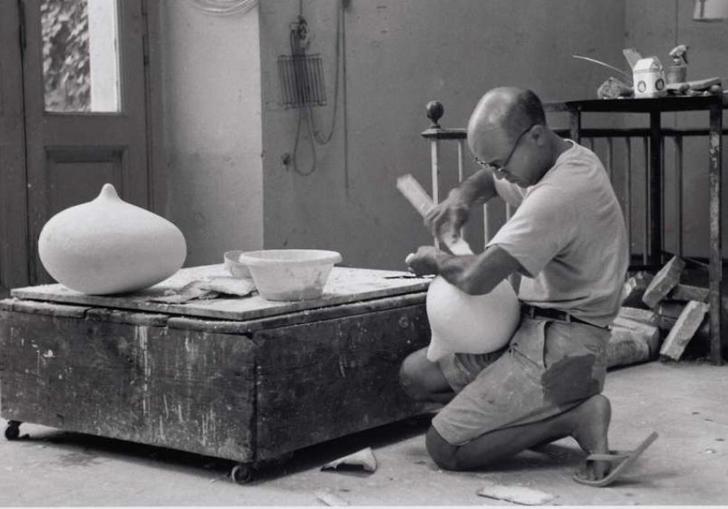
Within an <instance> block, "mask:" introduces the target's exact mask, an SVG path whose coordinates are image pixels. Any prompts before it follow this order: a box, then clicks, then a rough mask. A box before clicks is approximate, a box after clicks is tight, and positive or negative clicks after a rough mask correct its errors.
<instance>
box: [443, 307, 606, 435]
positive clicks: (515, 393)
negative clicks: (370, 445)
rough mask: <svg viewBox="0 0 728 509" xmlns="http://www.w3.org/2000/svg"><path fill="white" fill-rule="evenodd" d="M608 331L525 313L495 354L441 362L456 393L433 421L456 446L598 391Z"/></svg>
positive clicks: (539, 416)
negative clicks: (503, 347) (509, 337)
mask: <svg viewBox="0 0 728 509" xmlns="http://www.w3.org/2000/svg"><path fill="white" fill-rule="evenodd" d="M609 335H610V332H609V330H608V329H605V328H600V327H595V326H592V325H587V324H582V323H577V322H562V321H556V320H552V319H543V318H530V317H527V316H524V317H523V318H522V320H521V323H520V325H519V327H518V329H517V330H516V332H515V334H514V335H513V338H512V339H511V341H510V342H509V344H508V346H507V347H506V348H505V349H504V350H502V351H499V352H496V353H494V354H451V355H448V356H446V357H444V358H442V359H440V361H438V362H439V365H440V368H441V369H442V372H443V374H444V375H445V378H446V379H447V381H448V383H449V384H450V386H451V387H452V388H453V390H454V391H455V392H456V393H457V394H456V395H455V397H454V398H453V399H452V400H451V401H450V403H448V404H447V405H446V406H445V407H444V408H443V409H442V410H440V412H439V413H438V414H437V415H436V416H435V418H434V419H433V421H432V425H433V426H434V428H435V430H437V432H438V433H439V434H440V436H441V437H442V438H444V439H445V440H446V441H447V442H448V443H450V444H451V445H463V444H466V443H467V442H469V441H471V440H473V439H475V438H477V437H479V436H481V435H483V434H485V433H489V432H491V431H495V430H497V429H502V428H509V427H512V426H519V425H523V424H528V423H532V422H537V421H541V420H544V419H547V418H549V417H553V416H555V415H558V414H561V413H563V412H566V411H568V410H571V409H572V408H574V407H575V406H577V405H579V404H580V403H582V402H583V401H585V400H586V399H588V398H590V397H591V396H593V395H595V394H599V393H600V392H601V391H602V389H603V387H604V378H605V376H606V370H607V366H606V346H607V342H608V341H609Z"/></svg>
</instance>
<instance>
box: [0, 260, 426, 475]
mask: <svg viewBox="0 0 728 509" xmlns="http://www.w3.org/2000/svg"><path fill="white" fill-rule="evenodd" d="M222 275H225V274H224V272H223V268H222V265H213V266H206V267H195V268H189V269H182V270H181V271H179V272H178V273H177V274H176V275H175V276H173V277H172V278H170V279H168V280H166V281H164V282H162V283H160V284H159V285H156V286H154V287H152V288H151V289H148V290H145V291H142V292H137V293H134V294H129V295H123V296H118V295H117V296H89V295H83V294H80V293H77V292H73V291H71V290H68V289H66V288H64V287H62V286H61V285H44V286H37V287H28V288H19V289H15V290H13V291H12V292H11V295H12V297H13V298H10V299H5V300H2V301H0V383H1V384H2V385H1V386H0V389H1V391H2V392H1V393H0V394H1V398H2V399H1V400H0V414H1V415H2V417H3V418H5V419H8V420H9V421H11V422H10V425H9V427H8V429H7V430H6V436H7V437H8V438H11V439H12V438H15V437H16V436H17V433H18V426H19V424H18V423H20V422H32V423H37V424H43V425H46V426H51V427H55V428H60V429H63V430H68V431H75V432H81V433H88V434H92V435H98V436H104V437H110V438H117V439H123V440H129V441H133V442H139V443H144V444H150V445H155V446H163V447H169V448H173V449H179V450H183V451H188V452H193V453H198V454H204V455H209V456H216V457H221V458H226V459H229V460H232V461H235V462H237V463H238V465H237V466H236V468H235V469H234V475H233V477H234V478H235V479H236V480H239V481H245V480H247V479H249V477H250V473H251V469H252V467H254V466H255V465H256V464H259V463H261V462H265V461H266V460H270V459H276V458H281V457H285V456H287V455H289V454H290V453H292V452H293V451H295V450H297V449H300V448H303V447H306V446H309V445H313V444H316V443H319V442H323V441H326V440H330V439H333V438H337V437H340V436H343V435H346V434H349V433H354V432H358V431H361V430H364V429H368V428H372V427H376V426H380V425H383V424H386V423H390V422H393V421H397V420H400V419H404V418H406V417H410V416H413V415H416V414H418V413H421V412H422V406H421V405H419V404H416V403H414V402H413V401H411V400H410V399H409V398H408V397H407V396H406V395H405V394H404V393H403V391H402V390H401V388H400V386H399V383H398V373H399V366H400V364H401V362H402V360H403V359H404V358H405V357H406V356H407V354H409V353H410V352H412V351H414V350H416V349H418V348H421V347H424V346H426V345H427V343H428V341H429V326H428V322H427V315H426V312H425V295H426V289H427V285H428V280H427V279H423V278H412V277H408V276H407V274H406V273H403V272H391V271H379V270H368V269H350V268H342V267H335V268H334V270H333V271H332V274H331V277H330V278H329V281H328V283H327V286H326V288H325V292H324V295H323V297H322V298H320V299H316V300H309V301H298V302H269V301H266V300H265V299H263V298H261V297H260V296H258V295H257V294H256V295H254V296H251V297H241V298H223V299H221V298H218V299H211V300H198V301H190V302H188V303H186V304H162V303H155V302H150V301H149V300H148V299H149V298H150V297H151V296H154V295H161V294H164V293H165V292H168V291H169V290H172V289H178V288H181V287H182V286H183V285H184V284H185V283H187V282H189V281H193V280H199V279H204V278H208V277H215V276H222ZM403 276H404V277H403Z"/></svg>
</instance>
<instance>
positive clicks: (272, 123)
mask: <svg viewBox="0 0 728 509" xmlns="http://www.w3.org/2000/svg"><path fill="white" fill-rule="evenodd" d="M336 4H337V2H336V1H335V0H304V1H303V14H304V16H305V17H306V18H307V19H308V21H309V24H310V27H311V32H312V34H313V35H314V38H313V40H312V42H311V46H310V48H309V51H310V53H318V54H321V55H322V57H323V59H324V65H325V72H326V79H327V95H328V97H329V98H330V99H332V98H333V90H334V87H333V76H334V71H335V66H334V62H335V58H334V48H335V46H334V41H335V25H336V24H335V13H336V10H335V8H336ZM346 4H347V8H346V12H345V32H346V51H345V59H346V75H345V77H343V78H342V83H345V86H346V102H343V100H344V97H343V96H341V97H340V100H341V101H342V102H341V103H340V108H339V110H338V116H337V127H336V131H335V134H334V137H333V139H332V141H331V143H329V144H328V145H326V146H319V147H317V161H318V165H317V170H316V172H315V173H313V174H312V175H310V176H301V175H298V174H296V173H295V172H293V171H292V170H291V169H290V167H286V166H284V165H283V164H282V163H281V157H282V156H283V155H284V154H285V153H287V152H291V151H292V148H293V145H294V139H295V132H296V121H297V114H298V111H297V110H290V109H289V110H286V109H284V108H282V107H281V106H280V104H279V84H278V81H277V79H278V77H277V69H276V59H277V57H278V55H282V54H288V53H290V49H289V48H288V25H289V23H290V22H291V21H293V20H294V19H295V17H296V15H297V14H298V9H299V1H298V0H263V1H262V4H261V10H260V16H261V20H260V23H261V65H262V79H263V89H262V90H263V143H264V147H265V154H264V162H263V164H264V189H265V196H266V200H265V228H264V230H265V244H266V247H270V248H273V247H283V246H287V247H319V248H333V249H336V250H338V251H340V252H342V254H343V257H344V264H346V265H352V266H360V267H372V268H398V269H401V268H403V267H404V263H403V259H404V257H405V256H406V254H407V253H408V252H410V251H411V250H412V249H414V248H415V247H416V246H417V245H419V244H424V243H429V242H431V239H430V237H429V235H428V233H427V231H426V230H425V228H424V226H423V225H422V220H421V219H420V217H419V216H418V215H417V213H416V212H415V211H414V209H412V207H411V206H410V205H409V204H408V203H407V202H406V201H405V200H404V198H402V196H401V195H400V194H399V193H398V191H397V190H396V189H395V186H394V183H395V180H396V177H397V176H398V175H401V174H404V173H413V174H414V175H415V177H416V178H417V179H418V180H420V182H422V183H423V184H425V185H426V186H427V185H428V184H427V183H428V182H429V174H430V169H429V168H430V163H429V154H430V152H429V147H428V145H427V143H426V142H425V141H424V140H423V139H422V138H421V137H420V132H421V131H423V130H424V129H426V128H427V127H428V121H427V119H426V118H425V111H424V106H425V104H426V103H427V102H428V101H430V100H432V99H438V100H440V101H442V102H443V103H444V105H445V110H446V111H445V116H444V118H443V122H442V123H443V125H444V126H449V127H463V126H464V125H465V124H466V122H467V118H468V115H469V113H470V111H471V110H472V108H473V106H474V105H475V104H476V102H477V100H478V99H479V97H480V96H481V95H482V94H483V93H484V92H485V91H486V90H488V89H489V88H492V87H494V86H498V85H504V84H512V85H518V86H523V87H529V88H532V89H533V90H535V91H536V92H537V93H538V94H539V95H540V96H541V97H542V99H544V100H567V99H574V98H588V97H594V96H595V93H596V88H597V86H598V85H599V83H601V82H602V81H603V80H604V79H605V78H606V76H605V75H604V73H603V72H602V71H601V70H600V68H598V67H596V66H593V65H590V64H585V63H583V62H581V61H578V60H575V59H573V58H572V54H574V53H580V54H582V55H587V56H591V57H595V58H600V59H603V60H607V61H618V60H619V59H621V58H622V55H621V50H622V48H623V42H624V2H623V1H610V2H593V1H586V0H548V1H531V0H378V1H376V2H375V1H371V0H351V1H349V2H347V3H346ZM341 105H343V108H342V107H341ZM314 111H315V114H316V116H317V118H318V119H319V123H320V124H321V125H323V126H324V127H325V128H328V126H329V125H330V118H331V114H332V111H333V110H332V105H331V104H329V105H327V106H326V107H324V108H314ZM300 144H301V147H300V148H299V150H300V152H301V153H300V155H299V164H300V166H302V167H304V169H306V168H307V167H308V166H309V165H310V162H311V159H312V158H311V154H310V151H309V148H308V134H304V135H303V137H302V141H301V142H300ZM443 152H444V158H445V159H446V161H449V162H447V163H446V166H445V167H444V169H443V171H446V172H450V175H456V170H455V167H454V151H453V149H452V148H450V149H443ZM468 170H472V166H470V164H469V167H468ZM453 182H454V180H453V178H452V177H450V178H449V179H448V178H444V179H443V185H444V186H446V187H447V186H449V185H452V183H453Z"/></svg>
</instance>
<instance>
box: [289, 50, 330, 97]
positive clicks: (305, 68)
mask: <svg viewBox="0 0 728 509" xmlns="http://www.w3.org/2000/svg"><path fill="white" fill-rule="evenodd" d="M278 78H279V81H280V91H281V104H282V105H283V106H284V107H285V108H302V107H304V106H325V105H326V88H325V87H324V68H323V63H322V61H321V56H320V55H281V56H279V57H278Z"/></svg>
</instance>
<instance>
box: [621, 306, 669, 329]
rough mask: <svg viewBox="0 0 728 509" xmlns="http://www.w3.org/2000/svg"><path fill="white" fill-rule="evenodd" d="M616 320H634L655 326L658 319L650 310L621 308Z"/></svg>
mask: <svg viewBox="0 0 728 509" xmlns="http://www.w3.org/2000/svg"><path fill="white" fill-rule="evenodd" d="M617 317H618V318H626V319H628V320H634V321H636V322H641V323H646V324H648V325H654V326H657V323H658V322H659V317H658V316H657V313H655V312H654V311H652V310H651V309H640V308H633V307H630V306H622V307H621V308H619V315H618V316H617Z"/></svg>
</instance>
